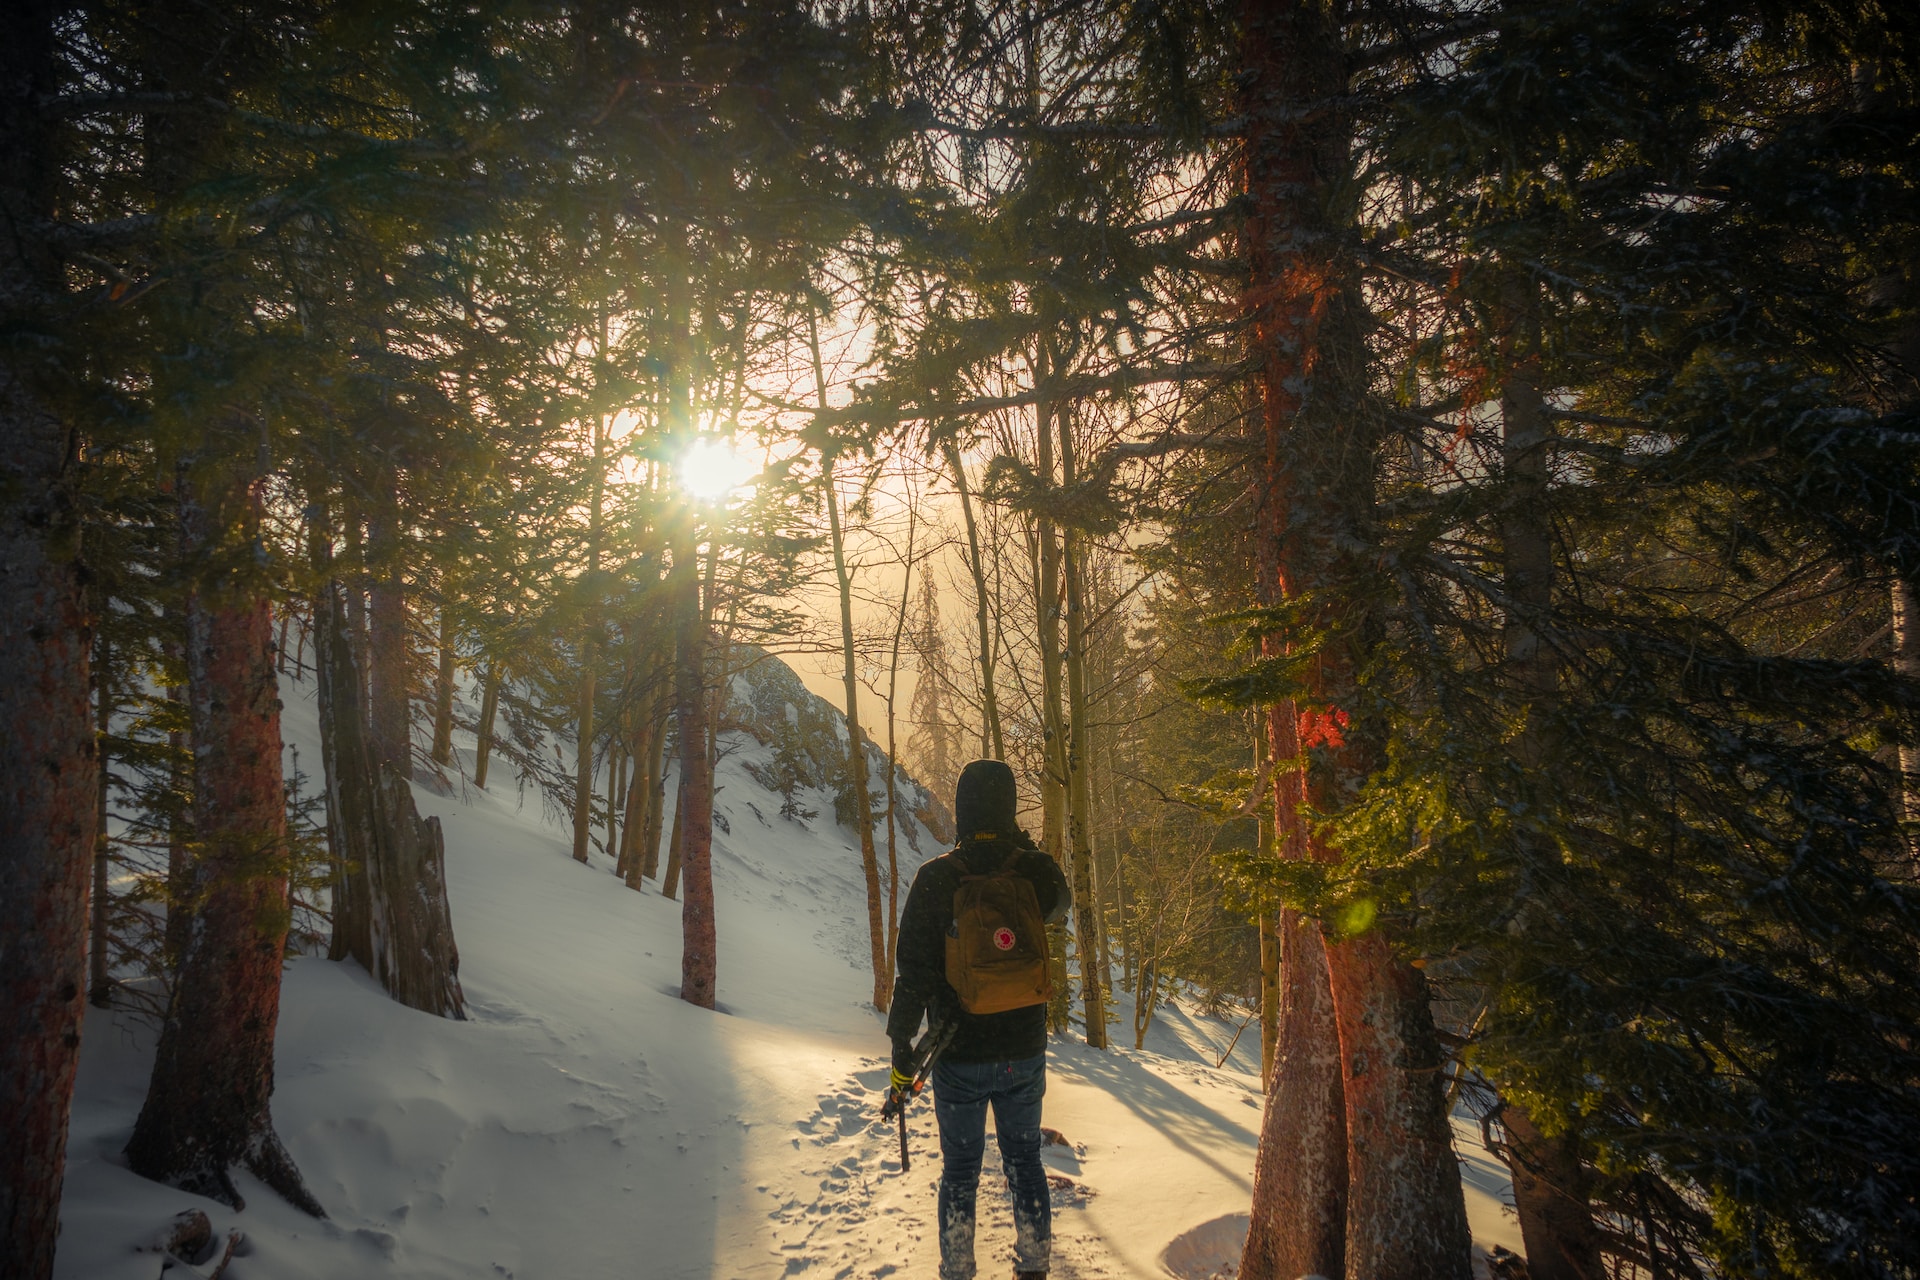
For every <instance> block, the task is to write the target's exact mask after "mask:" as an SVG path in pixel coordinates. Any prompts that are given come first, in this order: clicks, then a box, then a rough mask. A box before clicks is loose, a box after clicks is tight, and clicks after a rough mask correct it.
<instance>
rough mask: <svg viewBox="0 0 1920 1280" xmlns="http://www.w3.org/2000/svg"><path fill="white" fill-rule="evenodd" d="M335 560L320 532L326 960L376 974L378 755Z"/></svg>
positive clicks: (318, 667) (317, 656)
mask: <svg viewBox="0 0 1920 1280" xmlns="http://www.w3.org/2000/svg"><path fill="white" fill-rule="evenodd" d="M328 554H329V549H328V547H327V542H326V534H325V531H324V529H323V528H319V527H316V529H315V530H314V533H313V553H312V558H313V561H314V566H315V572H316V574H317V575H318V576H319V577H320V592H319V595H318V597H317V598H316V602H315V606H314V611H313V620H314V632H313V636H314V679H315V686H316V699H315V700H316V701H317V702H318V704H319V710H320V759H321V764H322V766H323V772H324V775H325V779H326V788H327V790H326V796H327V850H328V855H329V863H330V873H331V875H330V882H331V887H332V894H331V896H332V900H333V937H332V939H331V941H330V943H329V945H328V947H327V958H328V959H330V960H346V959H348V958H352V959H354V960H357V961H359V962H360V967H361V968H363V969H365V970H366V971H367V972H368V973H372V972H373V971H374V965H373V911H372V905H371V903H370V902H369V901H368V898H367V885H368V870H367V869H368V868H369V867H370V866H372V865H373V862H374V860H375V858H376V857H377V856H378V855H377V854H376V852H375V847H376V841H377V836H376V834H375V833H376V829H377V827H378V826H379V818H378V816H377V809H376V806H375V804H374V795H373V777H374V764H373V749H372V746H371V745H370V744H369V742H368V734H367V720H366V716H365V714H364V711H363V708H362V706H361V700H360V691H361V689H362V688H363V687H364V686H363V683H362V681H361V679H360V673H359V671H358V669H357V668H356V667H355V665H354V661H353V638H352V636H351V635H350V634H349V630H348V623H347V621H346V618H345V615H344V611H343V610H342V608H341V604H340V594H341V592H340V587H339V584H338V583H337V582H336V581H335V580H334V579H333V578H332V577H331V576H329V575H328V573H327V569H328V564H327V560H328Z"/></svg>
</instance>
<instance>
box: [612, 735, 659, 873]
mask: <svg viewBox="0 0 1920 1280" xmlns="http://www.w3.org/2000/svg"><path fill="white" fill-rule="evenodd" d="M648 719H649V717H648V716H647V715H646V714H645V712H644V708H643V713H642V715H641V720H642V724H641V726H640V731H639V732H638V733H637V734H636V735H635V737H636V738H637V739H638V741H636V742H635V743H634V751H633V764H632V767H631V769H630V770H629V771H628V772H629V774H630V775H631V776H630V777H629V778H628V779H627V798H626V804H625V806H624V809H625V812H624V815H623V816H624V821H623V822H622V823H621V825H620V854H619V858H618V861H617V862H616V864H615V866H614V874H616V875H618V876H619V877H620V879H621V880H623V881H624V882H625V883H626V886H627V888H629V889H638V888H640V887H641V883H642V881H641V868H642V867H644V866H645V865H646V855H645V853H644V851H643V850H642V849H641V847H640V836H641V833H642V832H643V831H645V830H646V828H647V824H648V822H649V821H651V820H652V816H653V815H652V814H651V813H649V812H648V804H649V802H650V801H651V800H652V798H653V793H652V792H651V791H650V790H649V789H648V785H647V784H648V778H647V773H648V768H647V767H648V765H649V764H650V763H651V762H652V759H653V735H654V729H653V725H652V724H650V723H647V721H648Z"/></svg>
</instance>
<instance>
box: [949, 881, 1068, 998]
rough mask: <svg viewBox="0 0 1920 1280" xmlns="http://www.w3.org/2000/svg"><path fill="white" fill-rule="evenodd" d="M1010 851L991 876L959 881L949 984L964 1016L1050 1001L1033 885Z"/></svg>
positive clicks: (1049, 981) (1041, 924)
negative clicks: (964, 1011)
mask: <svg viewBox="0 0 1920 1280" xmlns="http://www.w3.org/2000/svg"><path fill="white" fill-rule="evenodd" d="M1018 852H1019V851H1018V850H1013V851H1010V852H1009V853H1008V854H1007V855H1006V857H1005V858H1003V859H1002V860H1001V862H1000V866H999V869H998V870H996V871H994V872H993V873H992V874H990V875H984V876H962V877H961V878H960V887H959V888H958V889H956V890H954V893H953V927H952V928H951V929H949V930H948V931H947V985H949V986H951V987H952V988H953V989H954V990H955V991H956V992H958V993H959V994H960V1005H961V1007H962V1008H964V1009H965V1010H966V1011H967V1012H968V1013H975V1014H979V1013H1004V1012H1006V1011H1007V1010H1009V1009H1025V1008H1027V1007H1028V1006H1030V1005H1036V1004H1045V1003H1046V1002H1047V1001H1048V1000H1050V999H1052V998H1053V975H1052V974H1051V973H1050V972H1049V971H1048V966H1047V929H1046V923H1045V921H1044V920H1042V919H1041V916H1040V900H1039V899H1038V898H1037V897H1035V896H1034V892H1033V882H1032V881H1031V880H1028V879H1027V878H1026V877H1025V876H1023V875H1021V874H1019V873H1018V872H1017V871H1015V870H1014V869H1013V863H1014V859H1015V858H1016V857H1017V856H1018Z"/></svg>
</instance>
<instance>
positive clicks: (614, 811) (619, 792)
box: [601, 737, 627, 859]
mask: <svg viewBox="0 0 1920 1280" xmlns="http://www.w3.org/2000/svg"><path fill="white" fill-rule="evenodd" d="M609 754H610V755H611V756H612V757H613V758H612V759H611V760H609V761H608V762H607V830H606V835H605V836H604V837H603V839H602V841H601V849H602V850H603V851H604V852H605V853H607V854H608V855H610V856H612V857H614V858H616V859H617V858H618V856H619V848H620V846H619V834H620V801H621V799H622V797H623V796H624V794H625V790H626V787H625V784H626V779H627V752H626V749H625V748H624V747H622V746H621V745H620V739H619V738H617V737H616V738H615V739H614V740H613V745H612V747H611V748H610V750H609Z"/></svg>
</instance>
